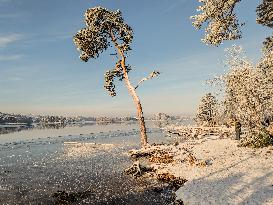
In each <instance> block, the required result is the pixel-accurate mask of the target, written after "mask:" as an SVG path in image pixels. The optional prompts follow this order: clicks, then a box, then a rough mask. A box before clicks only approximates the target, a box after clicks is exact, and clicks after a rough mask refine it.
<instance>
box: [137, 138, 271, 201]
mask: <svg viewBox="0 0 273 205" xmlns="http://www.w3.org/2000/svg"><path fill="white" fill-rule="evenodd" d="M154 149H156V150H161V151H163V153H165V154H166V153H168V157H169V158H172V159H173V160H170V161H169V162H164V161H163V163H162V162H161V163H160V162H158V161H156V162H154V163H153V161H152V160H150V161H151V162H152V167H153V168H154V169H156V172H157V173H170V174H172V175H174V176H176V177H181V178H185V179H186V180H187V182H186V183H185V184H184V186H183V187H181V188H179V189H178V190H177V191H176V195H177V199H180V200H182V201H183V202H184V204H189V205H197V204H201V205H206V204H216V205H225V204H238V205H243V204H259V205H260V204H268V205H269V204H271V205H272V204H273V147H272V146H271V147H267V148H262V149H251V148H245V147H238V146H237V141H235V140H232V139H228V138H225V139H223V138H220V137H217V136H208V137H204V138H202V139H195V140H187V141H186V142H183V143H176V144H173V145H157V146H151V147H150V148H148V149H146V151H144V150H142V152H149V151H148V150H150V151H151V150H154ZM135 153H136V151H135ZM152 153H156V152H154V151H153V152H152ZM150 159H153V158H150Z"/></svg>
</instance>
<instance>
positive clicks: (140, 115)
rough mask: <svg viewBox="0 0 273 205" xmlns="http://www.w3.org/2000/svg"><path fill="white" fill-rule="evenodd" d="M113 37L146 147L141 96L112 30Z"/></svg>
mask: <svg viewBox="0 0 273 205" xmlns="http://www.w3.org/2000/svg"><path fill="white" fill-rule="evenodd" d="M111 37H112V41H113V43H114V45H115V47H116V49H117V52H118V53H119V55H120V57H121V62H120V63H121V67H122V70H123V77H124V80H125V83H126V86H127V89H128V91H129V93H130V95H131V96H132V97H133V100H134V102H135V105H136V108H137V118H138V121H139V125H140V135H141V138H140V139H141V146H142V147H146V146H147V144H148V140H147V132H146V126H145V121H144V116H143V111H142V106H141V103H140V100H139V97H138V96H137V94H136V89H135V87H134V86H132V84H131V82H130V79H129V76H128V73H127V70H126V62H125V61H126V58H125V56H124V53H123V51H122V50H121V49H120V48H119V46H118V43H117V40H116V38H115V36H114V34H113V32H112V31H111Z"/></svg>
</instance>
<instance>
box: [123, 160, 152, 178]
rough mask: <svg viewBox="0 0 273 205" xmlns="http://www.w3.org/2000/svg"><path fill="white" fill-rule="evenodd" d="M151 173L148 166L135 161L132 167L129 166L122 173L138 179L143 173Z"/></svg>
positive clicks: (150, 168)
mask: <svg viewBox="0 0 273 205" xmlns="http://www.w3.org/2000/svg"><path fill="white" fill-rule="evenodd" d="M152 171H154V170H153V168H152V167H149V166H148V165H144V164H140V162H139V161H136V162H134V163H133V165H132V166H130V167H129V168H128V169H126V170H125V171H124V172H125V174H127V175H133V176H134V177H138V176H142V175H143V174H144V173H147V172H152Z"/></svg>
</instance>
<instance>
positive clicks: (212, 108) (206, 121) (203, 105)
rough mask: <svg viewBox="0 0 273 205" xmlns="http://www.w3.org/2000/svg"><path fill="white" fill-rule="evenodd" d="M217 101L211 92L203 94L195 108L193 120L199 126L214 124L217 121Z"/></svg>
mask: <svg viewBox="0 0 273 205" xmlns="http://www.w3.org/2000/svg"><path fill="white" fill-rule="evenodd" d="M217 117H218V102H217V99H216V97H215V96H214V95H212V94H211V93H207V94H205V95H204V96H203V97H202V98H201V101H200V104H199V106H198V109H197V114H196V117H195V121H196V123H197V125H199V126H209V127H211V126H215V125H216V124H217V123H218V119H217Z"/></svg>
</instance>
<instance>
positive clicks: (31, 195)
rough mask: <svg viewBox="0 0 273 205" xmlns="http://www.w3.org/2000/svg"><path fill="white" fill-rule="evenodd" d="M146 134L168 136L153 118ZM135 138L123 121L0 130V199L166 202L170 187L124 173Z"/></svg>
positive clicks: (153, 138) (155, 139)
mask: <svg viewBox="0 0 273 205" xmlns="http://www.w3.org/2000/svg"><path fill="white" fill-rule="evenodd" d="M148 136H149V142H150V143H160V142H162V141H164V142H166V141H167V138H166V137H165V135H164V134H163V133H162V132H161V131H160V129H159V128H158V127H156V126H155V125H154V124H153V123H152V122H150V123H148ZM139 141H140V139H139V132H138V124H124V123H123V124H110V125H90V126H84V127H66V128H63V129H40V130H35V129H33V130H24V131H21V132H16V133H10V134H5V135H0V204H117V205H122V204H132V205H134V204H135V205H141V204H143V205H145V204H168V203H169V202H170V193H169V190H168V189H159V188H158V186H157V187H155V186H154V182H152V181H148V180H140V179H134V178H132V177H131V176H126V175H124V174H123V170H124V169H125V168H127V167H128V166H130V165H131V163H132V162H131V159H129V157H128V156H127V155H126V153H127V152H128V150H130V149H132V148H137V147H139Z"/></svg>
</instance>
